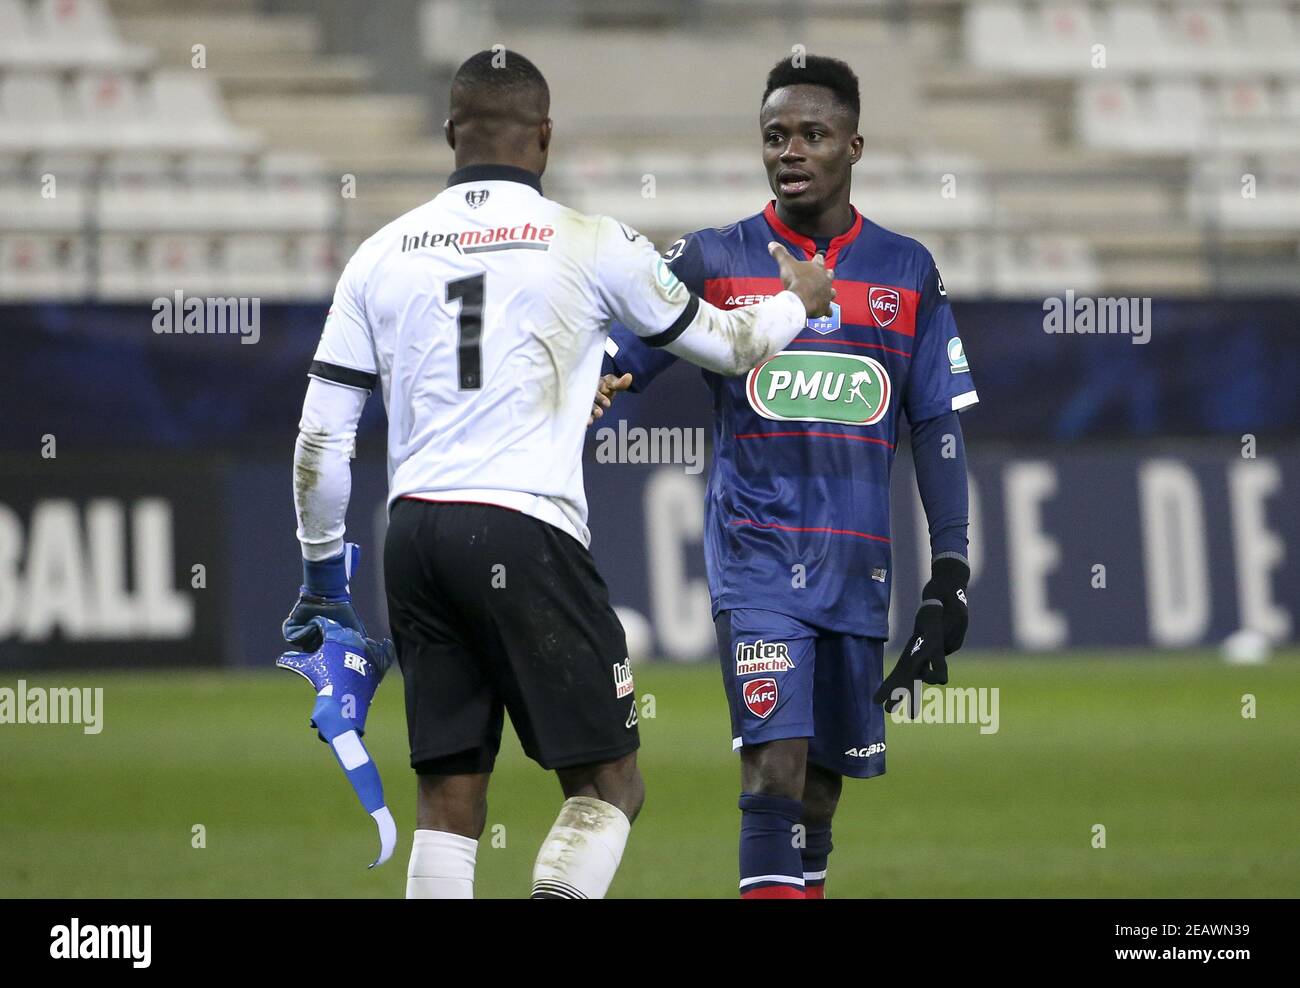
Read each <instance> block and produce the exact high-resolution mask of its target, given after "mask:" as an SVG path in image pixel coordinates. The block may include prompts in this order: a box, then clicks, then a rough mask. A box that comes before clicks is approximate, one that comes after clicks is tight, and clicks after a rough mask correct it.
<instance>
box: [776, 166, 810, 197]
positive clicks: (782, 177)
mask: <svg viewBox="0 0 1300 988" xmlns="http://www.w3.org/2000/svg"><path fill="white" fill-rule="evenodd" d="M811 183H813V177H811V175H810V174H809V173H807V172H796V170H793V169H792V170H787V172H779V173H777V175H776V186H777V188H780V190H781V195H800V194H801V192H803V191H806V190H807V187H809V186H810V185H811Z"/></svg>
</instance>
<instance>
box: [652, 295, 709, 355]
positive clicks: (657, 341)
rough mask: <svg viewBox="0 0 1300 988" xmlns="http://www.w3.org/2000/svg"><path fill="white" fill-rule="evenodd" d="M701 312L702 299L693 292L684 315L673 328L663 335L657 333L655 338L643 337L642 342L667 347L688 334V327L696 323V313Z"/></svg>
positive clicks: (683, 310) (678, 318)
mask: <svg viewBox="0 0 1300 988" xmlns="http://www.w3.org/2000/svg"><path fill="white" fill-rule="evenodd" d="M699 311H700V297H699V296H698V295H696V294H695V293H694V292H691V297H690V301H688V302H687V303H686V308H684V309H682V314H681V315H680V316H678V317H677V318H676V319H675V320H674V321H673V324H672V325H671V326H669V327H668V328H667V329H665V330H664V331H663V332H662V333H655V335H654V336H644V337H642V342H644V343H645V344H646V346H667V345H668V344H669V343H671V342H672V341H673V340H675V339H677V337H679V336H681V335H682V333H684V332H686V327H687V326H689V325H690V324H691V323H693V322H694V321H695V313H697V312H699Z"/></svg>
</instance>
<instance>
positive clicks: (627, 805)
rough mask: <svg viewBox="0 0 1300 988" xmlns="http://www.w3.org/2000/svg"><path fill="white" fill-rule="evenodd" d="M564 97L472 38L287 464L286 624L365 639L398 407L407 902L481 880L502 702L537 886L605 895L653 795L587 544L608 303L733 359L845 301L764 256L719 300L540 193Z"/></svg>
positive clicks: (346, 292)
mask: <svg viewBox="0 0 1300 988" xmlns="http://www.w3.org/2000/svg"><path fill="white" fill-rule="evenodd" d="M549 109H550V94H549V91H548V89H547V85H546V81H545V79H543V78H542V75H541V73H540V72H538V70H537V69H536V67H535V66H534V65H533V64H532V63H531V62H529V61H528V60H527V59H526V58H524V57H523V56H521V55H518V54H515V53H513V52H509V51H498V52H491V51H485V52H480V53H479V54H477V55H474V56H473V57H471V58H470V59H468V60H467V61H466V62H465V63H464V64H463V65H462V66H461V67H460V69H459V70H458V72H457V73H456V76H455V79H454V80H453V83H452V89H451V112H450V116H449V119H448V120H447V123H446V136H447V142H448V144H450V145H451V147H452V148H453V149H454V151H455V157H456V170H455V171H454V172H453V173H452V175H451V176H450V178H449V180H448V184H447V188H446V190H445V191H443V192H441V193H440V194H439V195H437V196H436V197H435V198H433V199H432V200H430V201H429V202H427V203H425V204H424V205H422V206H419V207H417V208H416V209H413V210H411V211H410V212H409V213H407V214H406V215H404V216H402V217H400V218H399V219H397V220H396V221H394V222H393V223H390V224H389V225H388V226H386V227H384V228H383V229H382V230H380V231H379V232H378V233H377V234H375V235H374V236H373V237H371V238H370V239H369V240H367V241H366V242H365V243H364V244H362V245H361V247H360V248H359V249H358V250H357V252H356V254H355V255H353V257H352V259H351V260H350V261H349V262H348V265H347V267H346V268H345V269H344V271H343V274H342V277H341V278H340V279H339V283H338V287H337V289H336V291H335V295H334V302H333V307H332V308H331V309H330V313H329V316H328V318H327V319H326V322H325V329H324V332H323V334H322V337H321V342H320V346H319V348H318V349H317V351H316V355H315V359H314V361H313V362H312V365H311V370H310V380H309V382H308V386H307V397H306V401H305V403H304V407H303V415H302V421H301V425H300V429H301V431H300V434H299V437H298V444H297V449H296V453H295V458H294V477H295V483H294V501H295V505H296V508H297V513H298V539H299V541H300V543H301V545H302V554H303V569H304V576H305V579H304V586H303V588H302V591H301V594H300V596H299V600H298V603H297V605H296V606H295V607H294V609H293V612H292V613H291V614H290V616H289V618H288V620H287V621H286V622H285V636H286V638H287V639H288V640H289V641H290V642H291V643H292V644H294V645H295V646H296V647H298V648H315V647H316V643H317V641H318V640H319V637H320V627H321V626H320V624H319V623H313V622H312V620H311V619H312V618H314V617H317V616H323V617H327V618H330V619H332V620H334V621H336V622H338V623H339V624H341V625H344V626H347V627H351V628H354V629H356V630H357V631H360V632H361V633H362V634H363V635H364V629H363V628H362V626H361V621H360V620H359V618H358V617H357V615H356V612H355V610H354V609H353V607H352V604H351V601H350V597H349V594H348V589H347V563H346V562H345V561H346V560H348V559H350V558H351V556H352V549H351V547H350V546H348V545H345V542H344V514H345V511H346V509H347V503H348V497H349V492H350V475H349V464H348V461H349V458H350V456H351V455H352V452H353V442H354V435H355V430H356V425H357V421H358V419H359V418H360V416H361V411H362V407H363V406H364V404H365V401H366V398H367V397H368V396H369V394H370V392H371V391H372V390H374V388H375V387H376V386H379V387H380V388H381V389H382V394H383V400H384V407H385V409H386V411H387V413H388V487H389V489H388V506H389V527H388V535H387V540H386V544H385V547H384V579H385V585H386V591H387V598H388V614H389V622H390V625H391V627H392V632H393V640H394V644H395V645H396V651H397V660H398V663H399V665H400V666H401V670H402V676H403V679H404V681H405V691H406V716H407V730H408V733H409V737H410V747H411V765H412V767H413V768H414V769H415V771H416V773H417V776H418V781H419V795H418V809H417V819H416V828H417V829H416V831H415V839H414V844H413V848H412V852H411V858H410V866H409V869H408V880H407V895H408V897H416V898H435V897H439V898H461V897H470V896H472V895H473V885H474V862H475V855H476V852H477V847H478V838H479V836H480V835H481V834H482V832H483V829H484V826H485V825H486V814H487V788H488V779H489V776H490V774H491V772H492V767H493V763H494V760H495V758H496V754H497V749H498V746H499V744H500V739H501V730H502V724H503V717H504V714H505V713H509V715H510V719H511V723H512V724H513V725H514V728H515V731H516V732H517V733H518V735H519V739H520V741H521V742H522V744H523V747H524V750H525V752H527V754H528V755H529V757H531V758H533V759H534V760H536V761H537V762H538V763H539V764H540V765H542V767H544V768H546V769H551V770H554V771H555V772H556V774H557V776H558V777H559V781H560V785H561V787H562V789H563V792H564V794H565V796H566V797H567V799H566V801H565V803H564V805H563V806H562V808H561V809H560V813H559V817H558V819H557V820H556V822H555V826H554V827H553V828H552V830H551V833H550V835H549V836H548V837H547V839H546V841H545V843H544V844H543V846H542V849H541V852H540V853H539V855H538V857H537V862H536V865H535V868H534V872H533V887H532V894H533V896H534V897H536V898H599V897H601V896H603V895H604V894H605V892H606V890H607V888H608V887H609V883H610V881H611V880H612V878H613V876H614V872H615V870H616V869H617V867H618V863H619V860H620V858H621V856H622V853H623V848H624V845H625V843H626V840H627V836H628V831H629V828H630V826H631V822H632V820H634V819H635V818H636V815H637V811H638V810H639V809H640V807H641V804H642V801H643V799H644V786H643V784H642V780H641V776H640V773H639V772H638V770H637V766H636V749H637V747H638V736H637V726H636V697H635V695H634V692H633V683H632V672H631V669H630V666H629V663H628V658H627V646H626V642H625V640H624V636H623V629H622V627H621V626H620V624H619V621H618V618H617V617H616V616H615V614H614V611H613V609H612V608H611V607H610V605H609V597H608V593H607V591H606V588H605V584H604V581H603V580H602V579H601V577H600V574H599V573H598V572H597V571H596V567H595V565H594V563H593V561H592V558H591V555H590V553H589V552H588V551H587V543H588V539H589V533H588V530H587V506H586V500H585V496H584V492H583V482H582V448H583V439H584V432H585V429H586V425H587V419H588V414H589V413H590V411H591V400H592V399H591V396H592V394H593V393H594V392H595V390H596V386H597V381H598V379H599V377H600V367H601V358H602V356H603V354H604V343H605V338H606V334H607V331H608V327H609V324H610V322H611V321H612V320H617V321H618V322H619V323H621V324H623V325H624V326H626V327H629V328H630V329H631V330H632V331H634V332H635V333H637V334H638V335H639V336H641V337H643V338H644V339H645V341H646V342H647V343H648V344H650V345H652V346H659V347H664V348H665V349H666V350H668V351H669V352H671V353H673V354H676V355H678V356H680V357H682V358H684V359H686V360H690V361H692V362H694V363H697V364H699V365H700V366H702V367H706V368H708V369H709V370H712V371H715V372H717V373H721V374H731V375H734V374H742V373H744V372H746V371H747V370H749V369H750V368H751V367H753V366H754V365H756V364H758V363H759V362H761V361H763V360H765V359H766V358H768V357H770V356H771V355H773V354H775V353H777V352H778V351H780V350H781V349H782V348H783V347H784V346H785V345H786V344H787V343H788V342H789V341H790V340H792V339H793V338H794V337H795V335H796V334H797V333H798V332H799V331H800V329H801V328H802V327H803V325H804V323H805V321H806V320H807V319H808V318H809V317H814V316H818V315H821V314H823V313H824V312H826V311H828V310H829V306H830V302H831V300H832V298H833V296H834V290H833V289H832V288H831V279H830V277H829V276H828V274H827V272H826V271H825V269H824V267H823V266H822V264H821V261H820V258H819V259H818V260H817V261H814V262H807V263H804V262H796V261H795V260H794V259H793V258H791V257H790V256H789V254H787V253H786V252H785V250H784V249H783V248H781V247H779V246H774V247H773V255H774V257H775V258H776V262H777V264H778V265H779V267H780V271H781V275H782V278H783V281H784V284H785V286H786V289H787V290H786V291H783V292H782V293H780V294H779V295H777V296H775V297H774V298H771V299H769V300H767V301H765V302H763V303H762V304H761V305H756V306H752V307H749V308H743V309H735V310H733V311H729V312H727V311H722V310H719V309H716V308H714V307H713V306H711V305H709V304H708V303H707V302H705V301H703V300H701V299H700V298H698V297H697V296H695V295H693V294H692V293H691V292H690V291H688V290H687V289H686V287H685V286H683V285H682V284H681V282H679V281H678V280H677V278H676V277H674V275H673V274H672V272H671V271H670V270H669V268H668V267H667V265H666V264H665V263H664V262H663V261H662V260H661V259H660V257H659V255H658V253H657V252H656V250H655V248H654V246H653V245H652V244H651V243H650V242H649V241H647V240H646V239H645V238H644V237H642V236H640V235H639V234H637V233H636V232H635V231H634V230H631V229H629V228H628V227H626V226H624V225H622V224H621V223H618V222H616V221H615V220H613V219H610V218H608V217H603V216H586V215H583V214H581V213H578V212H575V211H574V210H572V209H568V208H567V207H565V206H562V205H560V204H559V203H557V202H553V201H552V200H550V199H547V198H546V197H545V196H544V195H543V194H542V187H541V175H542V172H543V171H544V169H545V167H546V159H547V151H548V148H549V146H550V142H551V121H550V119H549V117H548V113H549Z"/></svg>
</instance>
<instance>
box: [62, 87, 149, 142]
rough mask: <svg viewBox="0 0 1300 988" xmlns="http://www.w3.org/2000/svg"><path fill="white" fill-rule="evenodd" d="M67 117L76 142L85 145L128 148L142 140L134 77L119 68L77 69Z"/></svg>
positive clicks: (143, 137)
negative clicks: (73, 129) (79, 70)
mask: <svg viewBox="0 0 1300 988" xmlns="http://www.w3.org/2000/svg"><path fill="white" fill-rule="evenodd" d="M69 96H70V110H71V112H70V118H71V122H72V125H73V126H74V127H75V128H76V132H77V137H78V144H79V145H81V146H84V147H88V148H96V149H104V148H114V149H123V150H126V149H130V148H133V147H136V146H138V145H140V144H142V143H144V142H145V140H146V139H147V136H148V135H147V134H146V133H144V132H142V128H141V126H140V119H141V115H142V113H141V106H140V99H139V96H138V93H137V88H136V83H135V80H134V79H132V78H131V77H130V76H129V75H127V74H125V73H122V72H107V71H90V72H80V73H77V74H76V75H75V76H74V78H73V82H72V86H71V90H70V92H69Z"/></svg>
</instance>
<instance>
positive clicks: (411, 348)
mask: <svg viewBox="0 0 1300 988" xmlns="http://www.w3.org/2000/svg"><path fill="white" fill-rule="evenodd" d="M806 318H807V316H806V314H805V312H804V307H803V304H802V303H801V302H800V301H799V299H798V297H797V296H795V295H794V294H793V293H792V292H788V291H787V292H782V293H781V294H779V295H777V296H776V297H775V298H772V299H769V300H768V301H766V302H763V303H762V304H761V305H757V306H752V307H748V308H743V309H735V310H731V311H723V310H720V309H717V308H715V307H713V306H711V305H709V304H708V303H706V302H703V301H701V300H700V299H699V298H697V297H696V296H694V295H693V294H692V293H691V292H690V291H688V290H687V289H686V288H685V286H683V285H682V283H681V282H680V281H678V280H677V278H676V277H675V276H674V275H673V273H672V271H671V270H670V269H669V268H668V266H667V264H665V263H664V261H663V260H662V259H661V258H660V257H659V255H658V253H657V252H656V251H655V249H654V246H653V245H652V244H651V243H650V242H649V241H648V240H646V238H644V237H642V236H641V235H639V234H638V233H636V232H635V231H634V230H631V229H629V228H628V227H626V226H624V225H623V224H621V223H618V222H616V221H615V220H613V219H610V218H609V217H605V216H587V215H584V214H582V213H578V212H576V211H574V210H572V209H569V208H567V207H565V206H562V205H560V204H559V203H557V202H554V201H552V200H550V199H547V198H545V197H544V196H543V195H542V194H541V186H540V183H539V181H538V179H537V176H536V175H533V174H532V173H530V172H527V171H524V170H522V169H517V168H511V167H508V166H501V165H480V166H475V167H471V168H464V169H460V170H458V171H457V172H455V173H454V174H453V175H452V176H451V179H450V183H449V185H448V187H447V189H446V190H445V191H444V192H442V193H441V194H440V195H438V196H436V197H435V198H434V199H432V200H431V201H429V202H427V203H425V204H424V205H422V206H419V207H417V208H416V209H413V210H411V211H410V212H409V213H407V214H405V215H404V216H402V217H401V218H399V219H398V220H396V221H394V222H393V223H390V224H389V225H388V226H386V227H384V228H383V229H382V230H380V231H379V232H378V233H376V234H375V235H374V236H372V237H371V238H370V239H369V240H367V241H366V242H365V243H363V244H362V245H361V247H360V248H358V250H357V252H356V253H355V254H354V255H353V257H352V259H351V260H350V261H349V262H348V264H347V266H346V268H345V269H344V271H343V274H342V276H341V277H340V279H339V282H338V287H337V288H336V290H335V293H334V302H333V306H332V307H331V309H330V311H329V315H328V316H327V318H326V320H325V328H324V331H323V333H322V336H321V341H320V346H319V347H318V349H317V351H316V355H315V359H314V360H313V362H312V365H311V370H310V376H311V377H312V378H313V379H314V380H312V381H311V382H310V384H309V388H308V393H307V400H306V402H305V404H304V408H303V418H302V422H301V423H300V432H299V438H298V447H297V453H296V457H295V466H294V476H295V483H294V493H295V503H296V507H297V511H298V538H299V540H300V541H301V542H302V545H303V552H304V555H305V556H306V557H307V558H309V559H320V558H325V557H327V556H329V555H332V554H333V553H335V552H337V551H338V550H339V548H341V546H342V537H343V515H344V512H345V511H346V508H347V501H348V494H349V487H350V478H349V477H348V459H349V457H350V456H351V453H352V448H353V437H354V435H355V431H356V424H357V420H358V419H359V418H360V415H361V410H362V407H363V406H364V403H365V398H366V396H367V395H368V393H369V392H370V391H371V390H372V389H373V388H374V387H375V385H376V384H379V385H380V386H381V387H382V389H383V397H384V406H385V409H386V411H387V413H388V502H389V504H390V505H391V504H392V502H393V501H394V500H395V499H397V498H399V497H417V498H424V499H428V500H437V501H478V502H485V503H488V504H497V505H501V506H502V507H507V508H513V509H515V510H518V511H523V512H526V513H528V514H530V515H532V516H534V517H536V518H539V519H541V520H542V521H546V522H548V523H550V524H552V525H556V526H557V527H559V528H561V529H563V530H564V531H566V532H568V533H569V534H570V535H572V536H573V537H574V538H576V539H579V540H580V541H582V542H583V543H584V544H586V543H587V542H588V540H589V534H588V530H587V504H586V497H585V494H584V490H583V480H582V445H583V438H584V433H585V430H586V425H587V418H588V415H589V413H590V410H591V404H592V399H593V396H594V394H595V390H596V385H597V383H598V380H599V377H600V365H601V357H602V354H603V348H604V343H605V338H606V335H607V333H608V327H609V325H610V322H611V321H613V320H617V321H618V322H620V323H622V324H623V325H624V326H627V327H628V328H629V329H631V330H632V331H633V332H635V333H636V334H637V335H638V336H641V337H643V338H645V339H646V341H647V342H649V343H651V344H652V345H657V346H664V347H666V348H667V349H668V350H670V351H671V352H673V353H675V354H678V355H679V356H681V357H683V358H685V359H687V360H690V361H692V362H694V363H697V364H700V365H701V366H704V367H707V368H709V369H710V370H715V371H718V372H719V373H723V374H739V373H744V372H745V371H747V370H748V369H749V368H750V367H752V366H754V365H755V364H757V363H759V362H761V361H762V360H764V359H766V358H767V357H769V356H771V355H772V354H774V353H776V352H778V351H779V350H781V349H782V348H783V347H784V346H785V345H786V344H787V343H789V342H790V340H791V339H793V338H794V336H795V335H796V334H797V333H798V331H799V329H800V328H801V327H802V326H803V325H804V321H805V319H806Z"/></svg>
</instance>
